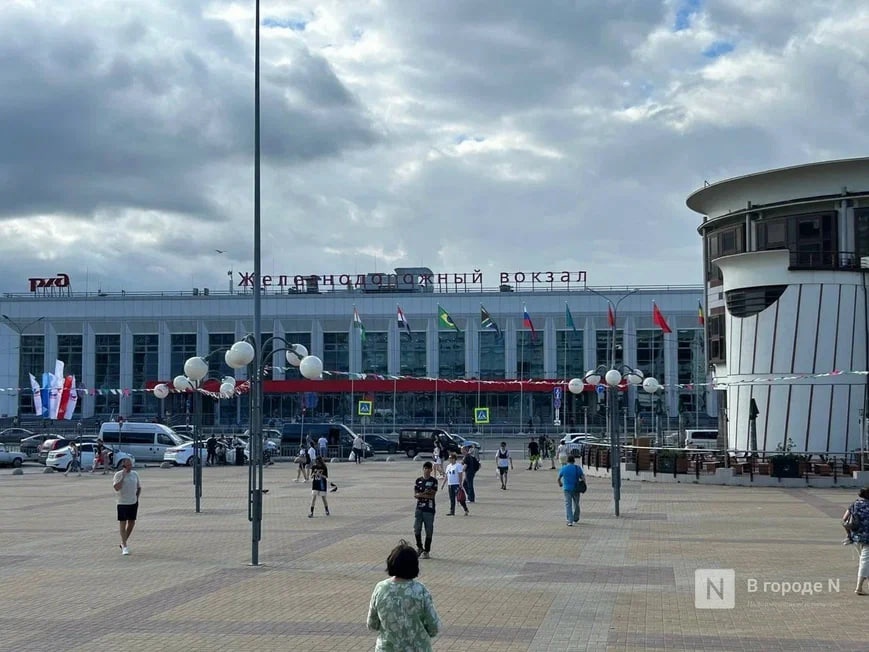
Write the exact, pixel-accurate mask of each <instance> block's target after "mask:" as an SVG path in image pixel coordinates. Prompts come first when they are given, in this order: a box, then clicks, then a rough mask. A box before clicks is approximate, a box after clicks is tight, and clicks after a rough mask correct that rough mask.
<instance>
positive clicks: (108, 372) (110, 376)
mask: <svg viewBox="0 0 869 652" xmlns="http://www.w3.org/2000/svg"><path fill="white" fill-rule="evenodd" d="M94 354H95V355H94V384H95V385H96V389H97V394H96V396H95V397H94V399H95V400H94V412H95V414H100V415H103V416H104V417H108V416H110V415H111V414H112V413H113V412H114V414H115V416H117V415H118V414H119V412H118V409H119V407H120V396H118V394H117V393H113V392H112V391H110V390H113V389H115V390H117V389H120V387H121V336H120V335H97V336H96V338H95V341H94Z"/></svg>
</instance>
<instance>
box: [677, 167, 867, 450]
mask: <svg viewBox="0 0 869 652" xmlns="http://www.w3.org/2000/svg"><path fill="white" fill-rule="evenodd" d="M687 204H688V207H689V208H691V209H692V210H694V211H696V212H698V213H700V214H702V215H703V223H702V224H701V226H700V227H699V232H700V234H701V236H702V238H703V244H704V268H705V295H706V296H705V301H706V304H707V307H708V320H707V329H708V333H707V342H708V354H709V362H710V363H711V364H712V365H713V367H714V380H715V383H716V388H717V389H718V390H719V392H718V393H720V394H721V398H720V399H719V400H718V401H717V404H718V405H719V406H720V415H721V427H722V430H726V431H727V439H728V445H729V447H730V448H736V449H740V450H752V449H755V450H766V451H774V450H776V449H777V448H779V447H781V448H788V447H789V446H790V444H791V443H792V444H793V447H794V450H797V451H809V452H826V451H829V452H844V451H853V450H856V449H860V448H863V447H865V436H866V435H865V428H864V426H863V424H864V422H865V420H864V419H863V415H864V413H865V410H866V401H867V379H869V376H867V375H866V373H865V372H866V371H867V369H869V364H867V363H869V360H867V354H869V349H867V301H866V276H865V274H866V272H867V271H869V270H867V269H866V267H867V263H869V258H867V257H869V158H858V159H849V160H838V161H826V162H820V163H813V164H809V165H799V166H795V167H789V168H783V169H776V170H769V171H765V172H760V173H757V174H750V175H747V176H743V177H737V178H734V179H729V180H726V181H721V182H719V183H713V184H712V185H708V186H706V187H704V188H702V189H700V190H698V191H696V192H695V193H694V194H692V195H691V196H690V197H689V198H688V200H687ZM861 261H862V264H861ZM753 431H754V433H756V436H753V434H752V432H753ZM755 439H756V441H755Z"/></svg>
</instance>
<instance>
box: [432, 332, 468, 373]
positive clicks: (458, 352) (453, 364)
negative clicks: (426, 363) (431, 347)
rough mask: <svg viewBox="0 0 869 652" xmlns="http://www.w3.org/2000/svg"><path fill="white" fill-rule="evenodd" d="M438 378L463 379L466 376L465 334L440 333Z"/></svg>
mask: <svg viewBox="0 0 869 652" xmlns="http://www.w3.org/2000/svg"><path fill="white" fill-rule="evenodd" d="M438 361H439V364H438V378H462V377H464V375H465V334H464V333H456V332H455V331H451V332H448V333H446V332H445V333H438Z"/></svg>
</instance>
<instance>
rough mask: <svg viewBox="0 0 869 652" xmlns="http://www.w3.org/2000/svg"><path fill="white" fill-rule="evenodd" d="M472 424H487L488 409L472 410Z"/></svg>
mask: <svg viewBox="0 0 869 652" xmlns="http://www.w3.org/2000/svg"><path fill="white" fill-rule="evenodd" d="M474 423H476V424H487V423H489V408H487V407H478V408H474Z"/></svg>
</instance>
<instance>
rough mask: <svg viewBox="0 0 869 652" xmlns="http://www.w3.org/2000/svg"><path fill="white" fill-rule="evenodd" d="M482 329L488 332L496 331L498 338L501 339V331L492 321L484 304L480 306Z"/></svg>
mask: <svg viewBox="0 0 869 652" xmlns="http://www.w3.org/2000/svg"><path fill="white" fill-rule="evenodd" d="M480 328H482V329H483V330H488V331H495V333H497V335H496V337H497V338H498V339H499V340H500V339H501V329H500V327H499V326H498V324H496V323H495V321H494V320H493V319H492V317H491V315H489V313H488V312H486V309H485V308H484V307H483V304H480Z"/></svg>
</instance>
